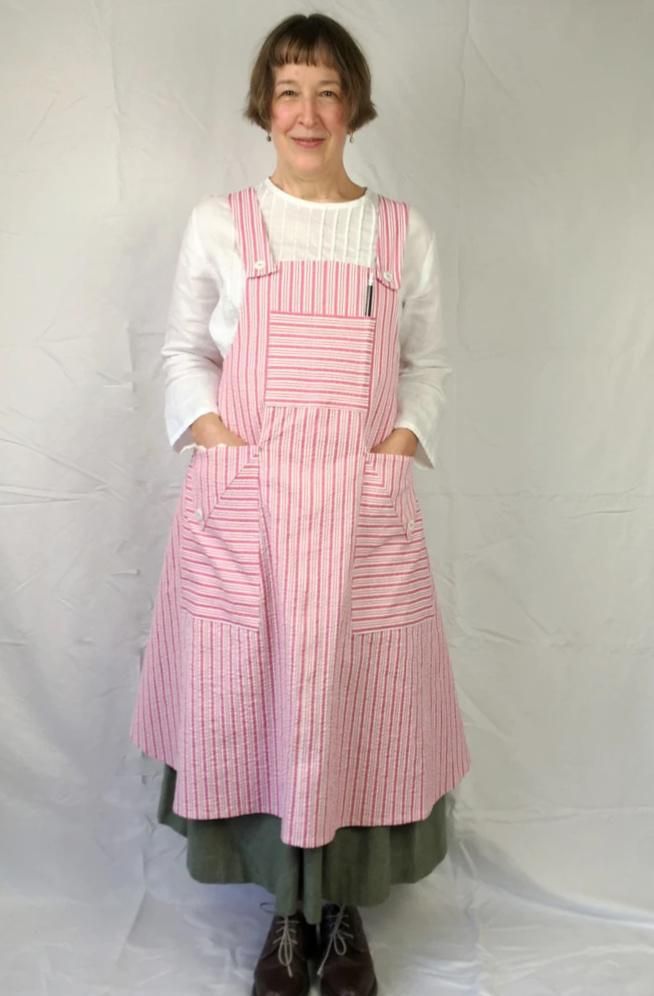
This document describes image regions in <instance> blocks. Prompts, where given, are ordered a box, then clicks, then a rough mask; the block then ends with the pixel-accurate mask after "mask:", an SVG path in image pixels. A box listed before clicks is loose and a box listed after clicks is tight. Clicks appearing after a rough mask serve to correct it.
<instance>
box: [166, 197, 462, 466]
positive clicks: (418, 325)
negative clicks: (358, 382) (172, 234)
mask: <svg viewBox="0 0 654 996" xmlns="http://www.w3.org/2000/svg"><path fill="white" fill-rule="evenodd" d="M256 191H257V197H258V199H259V203H260V205H261V209H262V213H263V216H264V220H265V223H266V229H267V232H268V237H269V240H270V244H271V248H272V252H273V256H274V257H275V259H277V260H284V259H333V260H342V261H344V262H352V263H358V264H360V265H364V266H371V265H372V264H373V260H374V249H375V243H376V229H377V204H378V195H377V194H376V193H375V192H374V191H372V190H370V189H369V188H368V189H366V192H365V193H364V195H363V196H362V197H359V198H357V199H356V200H353V201H343V202H321V201H308V200H304V199H302V198H300V197H295V196H293V195H292V194H288V193H286V191H284V190H281V189H280V188H279V187H277V186H276V184H274V183H273V182H272V180H271V179H270V177H265V178H264V179H263V180H262V181H261V182H260V183H259V184H258V185H257V186H256ZM244 282H245V272H244V269H243V263H242V260H241V257H240V255H239V252H238V248H237V244H236V231H235V227H234V222H233V217H232V213H231V211H230V208H229V204H228V200H227V196H225V195H219V194H210V195H207V196H206V197H204V198H203V199H202V200H201V201H199V202H198V203H197V204H196V205H195V206H194V207H193V209H192V211H191V214H190V217H189V219H188V221H187V224H186V228H185V231H184V234H183V237H182V243H181V248H180V251H179V256H178V261H177V268H176V273H175V278H174V283H173V290H172V296H171V301H170V308H169V314H168V322H167V327H166V336H165V342H164V345H163V347H162V349H161V355H162V357H163V362H164V371H165V378H166V388H165V421H166V430H167V434H168V439H169V441H170V444H171V446H172V447H173V449H175V450H176V451H177V452H182V451H183V450H186V449H188V448H194V447H195V446H196V444H195V443H194V441H193V437H192V434H191V431H190V425H191V423H192V422H194V421H195V419H196V418H198V417H199V416H200V415H203V414H205V413H206V412H216V413H217V412H218V407H217V402H216V398H217V394H218V384H219V380H220V376H221V371H222V362H223V359H224V357H225V356H226V355H227V352H228V350H229V347H230V345H231V343H232V341H233V339H234V335H235V333H236V328H237V323H238V317H239V309H240V304H241V299H242V294H243V287H244ZM400 300H401V313H400V328H399V335H400V379H399V384H398V413H397V418H396V421H395V427H400V426H404V427H406V428H408V429H411V430H412V431H413V432H414V433H415V434H416V436H417V437H418V447H417V449H416V453H415V460H416V463H418V464H419V465H421V466H423V467H426V468H430V467H433V466H434V465H435V461H436V448H437V442H438V432H439V429H440V415H441V412H442V409H443V406H444V404H445V400H446V395H445V390H444V384H445V381H446V378H447V376H448V375H449V373H450V372H451V367H450V366H449V365H448V350H447V344H446V339H445V333H444V328H443V322H442V308H441V288H440V271H439V258H438V247H437V241H436V236H435V233H434V232H433V230H432V229H431V228H430V226H429V225H428V223H427V222H426V220H425V218H424V217H423V215H422V214H421V213H420V212H419V211H418V210H417V209H416V208H414V207H413V206H411V205H410V206H409V222H408V231H407V239H406V244H405V252H404V259H403V263H402V275H401V287H400Z"/></svg>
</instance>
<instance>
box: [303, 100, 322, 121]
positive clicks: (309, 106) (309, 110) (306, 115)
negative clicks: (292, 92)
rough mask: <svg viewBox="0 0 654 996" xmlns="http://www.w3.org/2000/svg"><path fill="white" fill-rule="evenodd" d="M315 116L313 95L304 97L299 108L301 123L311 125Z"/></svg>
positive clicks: (316, 115)
mask: <svg viewBox="0 0 654 996" xmlns="http://www.w3.org/2000/svg"><path fill="white" fill-rule="evenodd" d="M317 117H318V114H317V112H316V103H315V99H314V98H313V97H305V99H304V100H303V101H302V107H301V108H300V121H301V122H302V124H306V125H312V124H313V123H314V122H315V121H316V119H317Z"/></svg>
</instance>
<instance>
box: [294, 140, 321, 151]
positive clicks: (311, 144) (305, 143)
mask: <svg viewBox="0 0 654 996" xmlns="http://www.w3.org/2000/svg"><path fill="white" fill-rule="evenodd" d="M293 141H294V142H297V144H298V145H302V146H304V147H305V148H307V149H313V148H316V146H318V145H320V143H321V142H324V138H294V139H293Z"/></svg>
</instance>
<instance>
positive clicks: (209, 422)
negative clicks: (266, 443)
mask: <svg viewBox="0 0 654 996" xmlns="http://www.w3.org/2000/svg"><path fill="white" fill-rule="evenodd" d="M191 435H192V436H193V441H194V442H195V443H197V445H198V446H204V447H205V448H206V449H211V447H212V446H218V445H219V444H220V443H223V444H224V445H225V446H247V439H242V438H241V436H237V435H236V433H235V432H232V431H231V429H228V428H227V426H226V425H225V423H224V422H223V420H222V419H221V417H220V415H216V414H215V412H207V414H206V415H200V417H199V418H196V420H195V422H192V423H191Z"/></svg>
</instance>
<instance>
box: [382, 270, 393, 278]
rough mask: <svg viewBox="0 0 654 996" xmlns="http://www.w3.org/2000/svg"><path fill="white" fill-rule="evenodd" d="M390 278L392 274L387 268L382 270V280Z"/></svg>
mask: <svg viewBox="0 0 654 996" xmlns="http://www.w3.org/2000/svg"><path fill="white" fill-rule="evenodd" d="M392 278H393V274H392V273H389V271H388V270H384V280H391V279H392Z"/></svg>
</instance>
